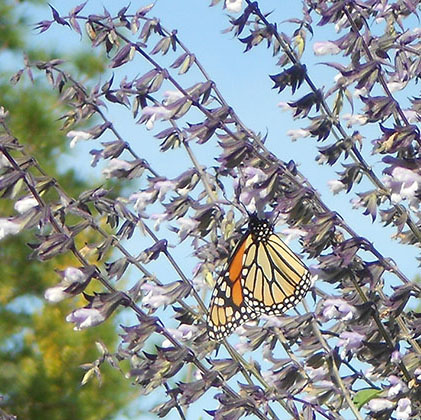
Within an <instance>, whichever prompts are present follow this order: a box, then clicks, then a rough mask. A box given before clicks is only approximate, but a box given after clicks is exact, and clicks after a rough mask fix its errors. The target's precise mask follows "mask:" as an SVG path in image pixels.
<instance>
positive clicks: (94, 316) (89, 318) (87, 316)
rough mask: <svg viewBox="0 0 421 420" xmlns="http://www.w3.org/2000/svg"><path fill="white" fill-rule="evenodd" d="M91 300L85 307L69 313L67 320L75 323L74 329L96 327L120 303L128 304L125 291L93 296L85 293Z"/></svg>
mask: <svg viewBox="0 0 421 420" xmlns="http://www.w3.org/2000/svg"><path fill="white" fill-rule="evenodd" d="M84 296H85V298H86V299H87V300H88V301H89V303H88V305H86V306H85V307H84V308H79V309H75V310H74V311H73V312H72V313H70V314H69V315H67V317H66V321H67V322H73V323H75V324H76V325H75V327H74V330H75V331H79V330H83V329H85V328H90V327H95V326H96V325H98V324H101V323H102V322H104V321H105V320H106V319H107V318H109V317H110V316H111V314H112V313H113V312H114V311H115V310H116V309H117V307H118V306H119V305H124V306H127V305H128V301H127V296H126V295H125V294H124V293H120V292H115V293H96V294H94V295H93V296H89V295H86V294H84Z"/></svg>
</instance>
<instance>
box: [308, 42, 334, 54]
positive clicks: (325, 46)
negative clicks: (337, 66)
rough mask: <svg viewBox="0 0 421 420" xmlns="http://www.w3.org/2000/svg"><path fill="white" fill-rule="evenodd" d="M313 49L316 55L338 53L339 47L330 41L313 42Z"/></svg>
mask: <svg viewBox="0 0 421 420" xmlns="http://www.w3.org/2000/svg"><path fill="white" fill-rule="evenodd" d="M313 51H314V54H316V55H326V54H339V53H340V52H341V49H340V48H339V47H338V46H337V45H336V44H335V43H334V42H331V41H324V42H315V43H314V44H313Z"/></svg>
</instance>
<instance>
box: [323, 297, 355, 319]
mask: <svg viewBox="0 0 421 420" xmlns="http://www.w3.org/2000/svg"><path fill="white" fill-rule="evenodd" d="M354 312H355V308H354V307H353V306H352V305H350V304H349V303H348V302H346V301H345V300H343V299H326V300H325V301H324V302H323V312H322V315H323V317H324V318H326V319H327V320H329V319H341V320H343V321H348V320H350V319H352V318H353V316H354Z"/></svg>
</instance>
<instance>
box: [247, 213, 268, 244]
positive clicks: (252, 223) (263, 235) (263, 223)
mask: <svg viewBox="0 0 421 420" xmlns="http://www.w3.org/2000/svg"><path fill="white" fill-rule="evenodd" d="M249 231H250V233H251V234H252V236H253V239H254V240H255V241H256V242H261V241H263V242H264V241H265V240H266V239H267V238H268V237H269V236H270V235H271V233H272V232H273V224H272V223H270V222H269V221H268V220H267V219H259V218H258V217H257V215H256V214H252V215H250V218H249Z"/></svg>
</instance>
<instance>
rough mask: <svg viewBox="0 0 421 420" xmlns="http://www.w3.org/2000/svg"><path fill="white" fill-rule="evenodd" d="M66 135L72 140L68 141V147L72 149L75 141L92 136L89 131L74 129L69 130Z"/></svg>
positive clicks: (88, 138)
mask: <svg viewBox="0 0 421 420" xmlns="http://www.w3.org/2000/svg"><path fill="white" fill-rule="evenodd" d="M66 136H67V137H69V138H70V137H71V138H72V140H71V142H70V147H71V148H72V149H73V147H75V146H76V143H77V142H78V141H80V140H85V141H86V140H90V139H91V138H92V134H91V133H87V132H86V131H76V130H71V131H69V132H68V133H67V134H66Z"/></svg>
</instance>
